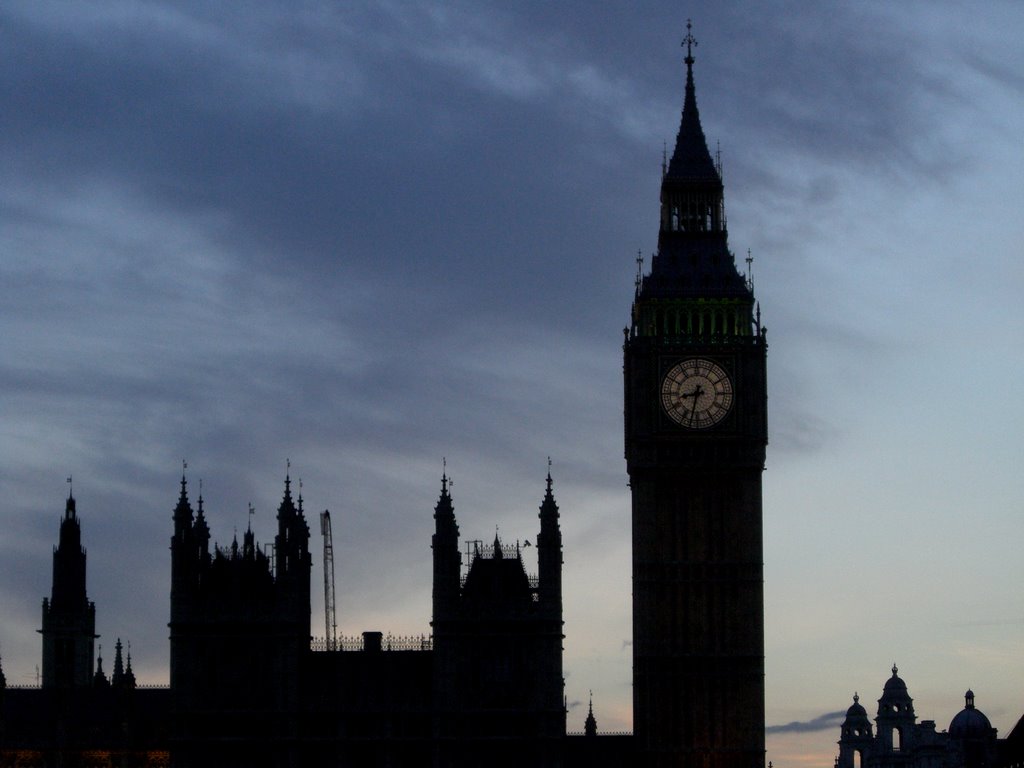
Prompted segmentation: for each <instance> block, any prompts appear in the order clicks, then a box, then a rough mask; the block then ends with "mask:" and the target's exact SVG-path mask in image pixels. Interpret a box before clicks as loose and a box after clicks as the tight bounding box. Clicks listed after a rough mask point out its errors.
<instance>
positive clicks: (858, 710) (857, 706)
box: [846, 693, 868, 720]
mask: <svg viewBox="0 0 1024 768" xmlns="http://www.w3.org/2000/svg"><path fill="white" fill-rule="evenodd" d="M867 716H868V712H867V710H866V709H864V707H863V706H862V705H861V703H860V696H858V695H857V694H856V693H855V694H853V704H851V705H850V708H849V709H848V710H846V719H847V720H849V719H851V718H854V717H856V718H861V717H865V718H866V717H867Z"/></svg>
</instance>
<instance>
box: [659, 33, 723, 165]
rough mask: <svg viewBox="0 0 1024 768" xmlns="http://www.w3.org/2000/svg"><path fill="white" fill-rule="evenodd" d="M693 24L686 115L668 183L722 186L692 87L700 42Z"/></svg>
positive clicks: (688, 37)
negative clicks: (687, 181) (679, 181)
mask: <svg viewBox="0 0 1024 768" xmlns="http://www.w3.org/2000/svg"><path fill="white" fill-rule="evenodd" d="M692 30H693V23H692V22H690V21H687V22H686V37H684V38H683V43H682V44H683V45H684V46H686V58H685V59H684V61H685V62H686V92H685V95H684V98H683V114H682V118H681V120H680V123H679V133H678V134H676V146H675V150H674V151H673V152H672V159H671V161H669V164H668V173H667V174H666V179H668V178H676V179H693V180H697V179H700V180H706V181H717V182H719V183H720V179H719V176H718V171H717V170H716V169H715V163H714V160H712V159H711V153H710V152H709V151H708V143H707V140H706V139H705V138H704V129H703V128H701V125H700V112H698V110H697V89H696V87H695V86H694V84H693V62H694V58H693V49H694V48H695V47H696V46H697V39H696V38H695V37H694V36H693V32H692Z"/></svg>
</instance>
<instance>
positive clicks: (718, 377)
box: [661, 357, 733, 429]
mask: <svg viewBox="0 0 1024 768" xmlns="http://www.w3.org/2000/svg"><path fill="white" fill-rule="evenodd" d="M732 395H733V392H732V381H730V379H729V375H728V374H727V373H726V372H725V371H723V370H722V368H721V366H719V365H717V364H716V363H713V362H711V361H710V360H705V359H704V358H701V357H691V358H689V359H688V360H683V361H682V362H680V363H677V364H676V365H674V366H673V367H672V369H671V370H670V371H669V372H668V373H667V374H665V378H664V380H663V381H662V382H661V405H662V407H663V408H664V409H665V413H667V414H668V415H669V416H670V417H671V418H672V420H673V421H675V422H676V423H678V424H680V425H682V426H684V427H687V428H688V429H707V428H708V427H712V426H714V425H715V424H717V423H718V422H720V421H721V420H722V419H724V418H725V416H726V414H727V413H729V409H730V408H731V407H732Z"/></svg>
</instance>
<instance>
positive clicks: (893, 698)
mask: <svg viewBox="0 0 1024 768" xmlns="http://www.w3.org/2000/svg"><path fill="white" fill-rule="evenodd" d="M897 672H899V670H898V669H897V667H896V665H895V664H893V665H892V677H890V678H889V679H888V680H886V681H885V687H884V688H883V689H882V698H880V699H879V700H878V714H879V716H883V715H890V716H892V715H899V716H901V717H903V716H907V717H913V716H914V700H913V699H912V698H910V694H909V693H908V692H907V684H906V683H904V682H903V680H902V679H901V678H900V676H899V675H898V674H897Z"/></svg>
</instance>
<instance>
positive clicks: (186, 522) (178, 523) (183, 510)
mask: <svg viewBox="0 0 1024 768" xmlns="http://www.w3.org/2000/svg"><path fill="white" fill-rule="evenodd" d="M182 464H183V465H184V466H186V467H187V466H188V465H187V464H184V462H182ZM191 532H192V505H191V504H189V502H188V480H186V478H185V473H184V471H182V473H181V492H180V493H179V494H178V503H177V505H175V507H174V538H176V539H179V540H181V541H185V539H186V538H188V535H189V534H190V533H191Z"/></svg>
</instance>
